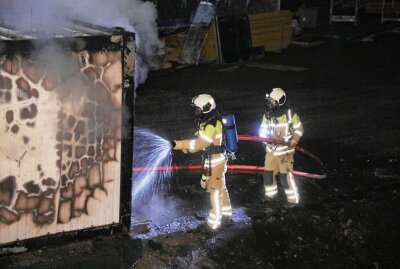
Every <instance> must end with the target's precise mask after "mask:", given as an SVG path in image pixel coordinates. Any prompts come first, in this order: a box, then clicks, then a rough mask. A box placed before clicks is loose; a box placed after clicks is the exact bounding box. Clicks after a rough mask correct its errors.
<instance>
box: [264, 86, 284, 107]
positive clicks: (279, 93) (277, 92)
mask: <svg viewBox="0 0 400 269" xmlns="http://www.w3.org/2000/svg"><path fill="white" fill-rule="evenodd" d="M265 99H274V100H275V101H277V102H278V105H279V106H281V105H283V104H285V102H286V93H285V91H284V90H282V89H281V88H273V89H272V90H271V92H270V93H267V94H266V95H265Z"/></svg>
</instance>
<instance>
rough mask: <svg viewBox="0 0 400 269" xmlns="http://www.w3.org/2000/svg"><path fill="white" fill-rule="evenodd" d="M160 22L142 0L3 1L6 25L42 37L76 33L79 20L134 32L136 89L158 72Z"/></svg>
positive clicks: (2, 15) (0, 17) (1, 11)
mask: <svg viewBox="0 0 400 269" xmlns="http://www.w3.org/2000/svg"><path fill="white" fill-rule="evenodd" d="M156 19H157V10H156V8H155V5H154V4H153V3H151V2H143V1H141V0H115V1H98V0H85V1H82V0H70V1H63V0H41V1H35V0H2V4H1V9H0V20H2V21H3V23H5V24H6V25H9V26H12V27H14V28H16V29H17V30H19V31H22V32H24V33H27V34H29V33H31V34H33V35H35V36H39V37H49V36H55V35H56V34H61V35H68V34H69V35H71V34H70V32H68V31H66V30H65V29H66V28H68V29H74V21H76V20H79V21H84V22H88V23H92V24H96V25H100V26H104V27H108V28H112V27H122V28H124V29H125V30H126V31H130V32H134V33H135V38H136V45H137V57H136V71H135V72H136V73H135V82H136V86H137V85H139V84H141V83H144V81H145V80H146V79H147V73H148V71H149V70H151V69H157V68H158V63H157V54H158V52H159V51H160V48H161V47H163V43H162V42H161V41H160V40H159V38H158V30H157V24H156Z"/></svg>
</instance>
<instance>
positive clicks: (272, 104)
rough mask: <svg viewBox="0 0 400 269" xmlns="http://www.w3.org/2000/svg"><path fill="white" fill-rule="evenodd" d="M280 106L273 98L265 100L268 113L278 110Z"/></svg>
mask: <svg viewBox="0 0 400 269" xmlns="http://www.w3.org/2000/svg"><path fill="white" fill-rule="evenodd" d="M277 105H278V102H277V101H276V100H275V99H272V98H265V110H266V111H271V110H273V109H274V108H276V107H277Z"/></svg>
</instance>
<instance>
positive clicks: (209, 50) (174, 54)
mask: <svg viewBox="0 0 400 269" xmlns="http://www.w3.org/2000/svg"><path fill="white" fill-rule="evenodd" d="M186 35H187V32H183V33H179V34H175V35H171V36H167V37H165V38H164V43H165V47H164V61H169V62H179V61H180V57H181V53H182V47H183V44H184V42H185V38H186ZM217 59H218V46H217V34H216V30H215V24H214V21H213V22H212V23H211V26H210V29H209V31H208V33H207V37H206V40H205V42H204V46H203V50H202V52H201V56H200V61H205V62H212V61H217Z"/></svg>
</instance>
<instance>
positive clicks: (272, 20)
mask: <svg viewBox="0 0 400 269" xmlns="http://www.w3.org/2000/svg"><path fill="white" fill-rule="evenodd" d="M292 17H293V14H292V13H291V12H290V11H288V10H281V11H275V12H266V13H259V14H249V22H250V32H251V39H252V43H253V47H260V46H264V48H265V51H266V52H271V51H280V50H282V49H284V48H287V47H288V45H289V43H290V40H291V38H292V36H293V28H292Z"/></svg>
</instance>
